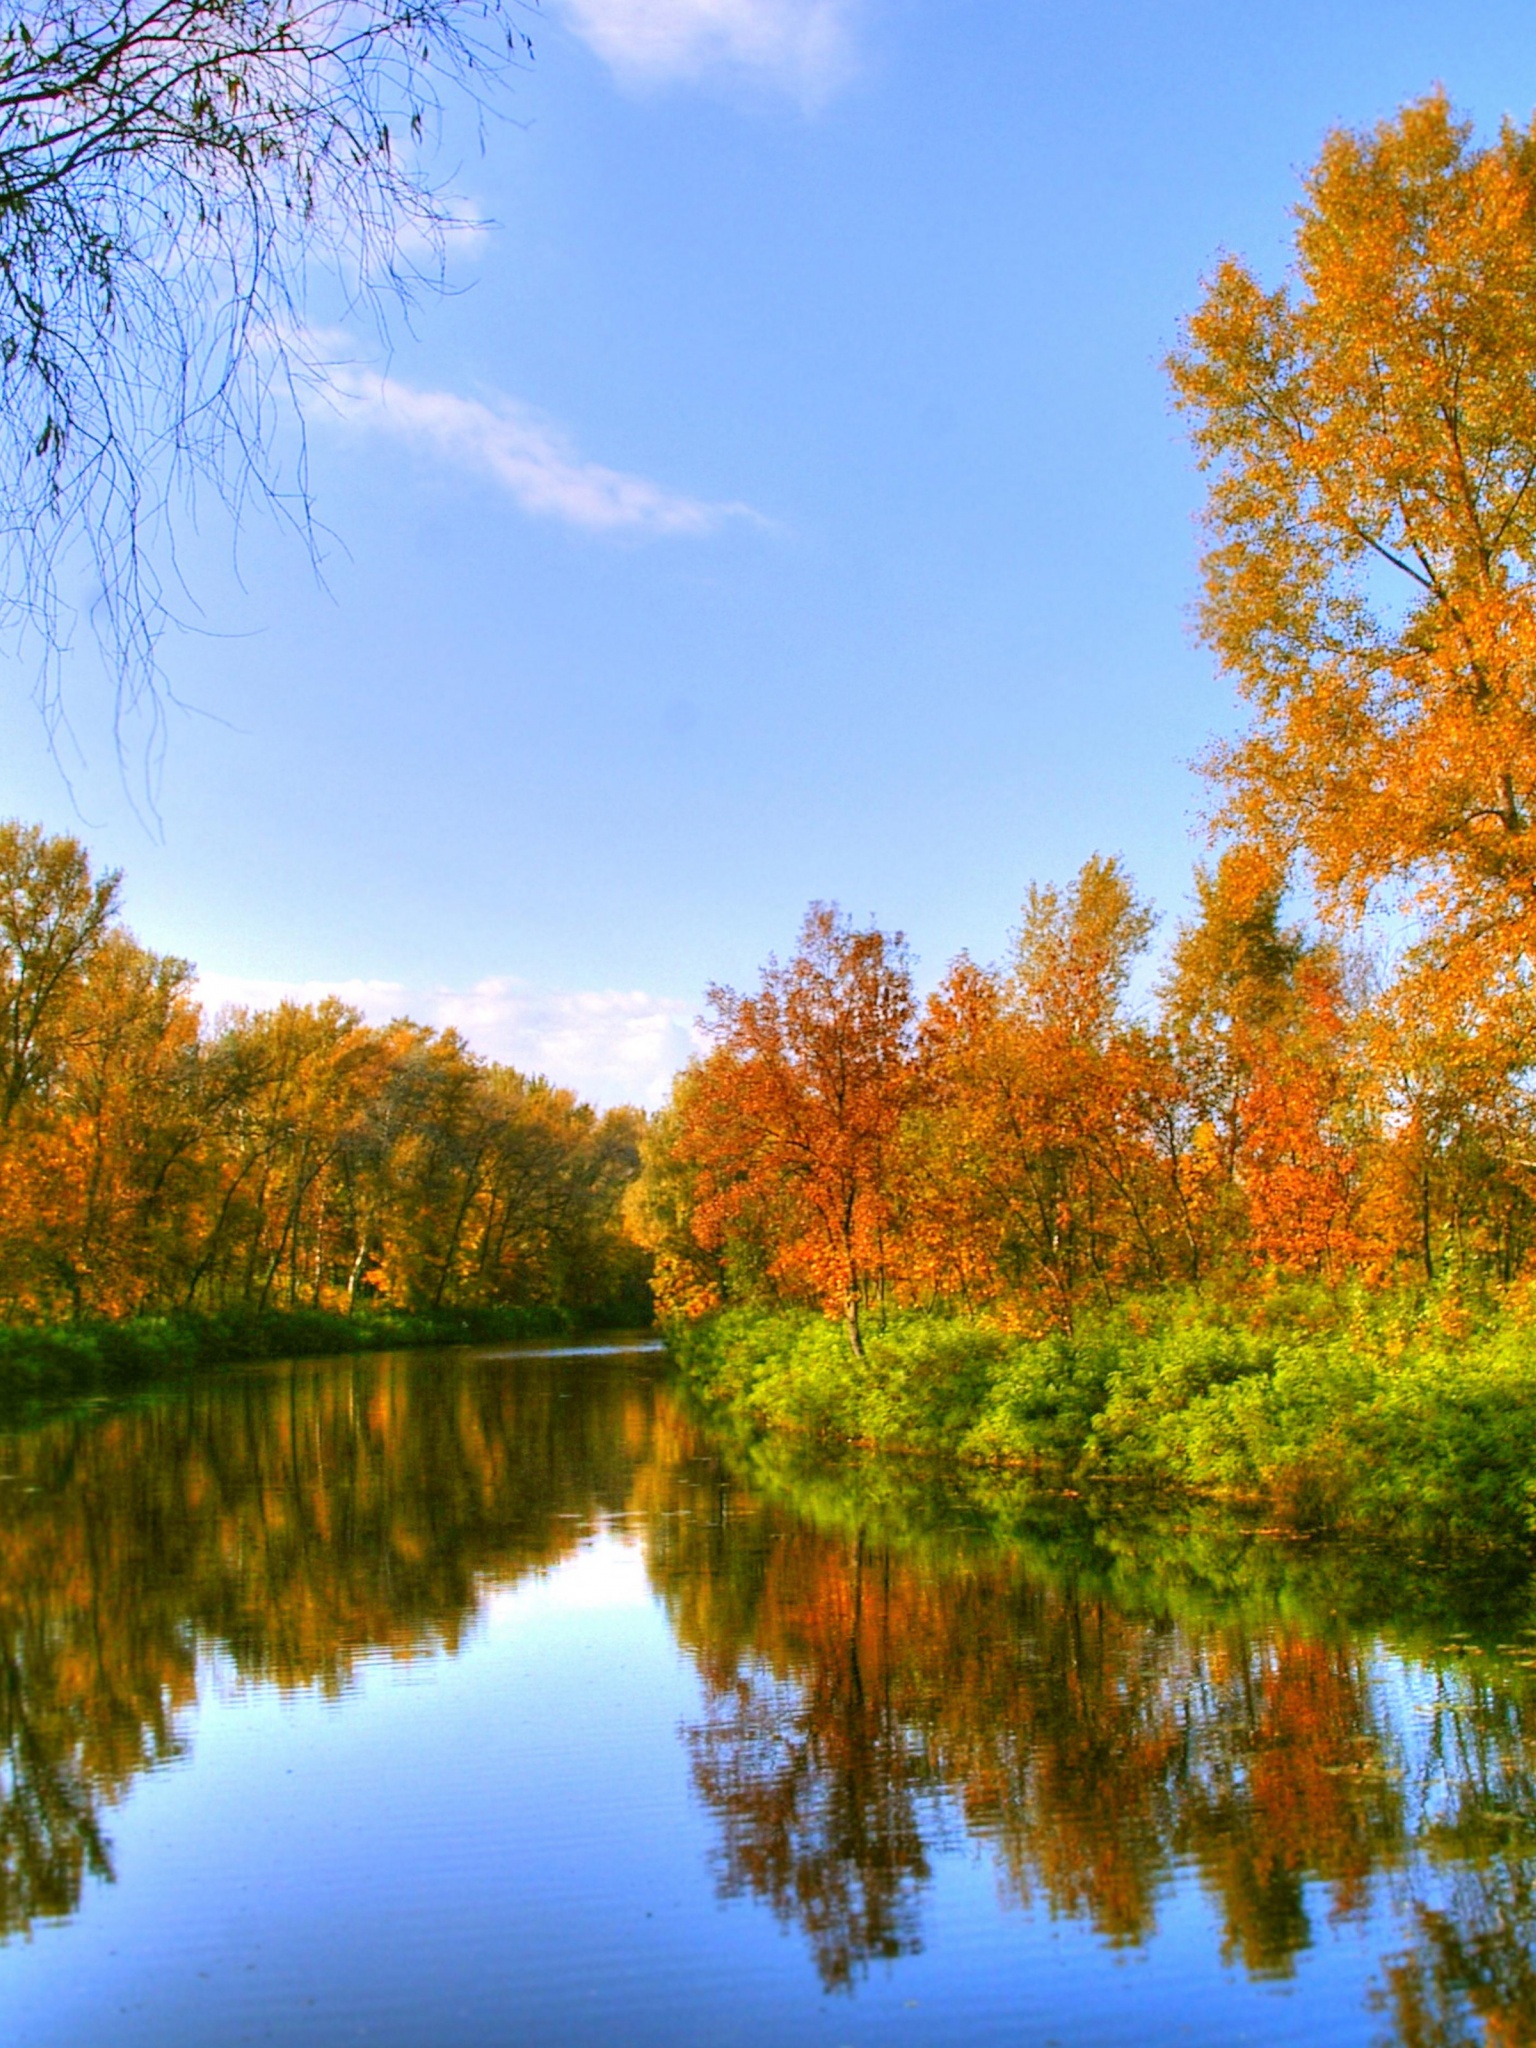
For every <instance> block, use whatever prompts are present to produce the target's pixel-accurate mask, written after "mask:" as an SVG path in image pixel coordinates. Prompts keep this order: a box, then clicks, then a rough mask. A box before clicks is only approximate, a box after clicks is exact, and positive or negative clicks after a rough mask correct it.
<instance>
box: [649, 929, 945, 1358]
mask: <svg viewBox="0 0 1536 2048" xmlns="http://www.w3.org/2000/svg"><path fill="white" fill-rule="evenodd" d="M710 1001H711V1004H712V1007H713V1011H714V1016H713V1019H712V1022H711V1025H710V1029H711V1030H712V1032H713V1035H714V1039H715V1047H714V1050H713V1052H712V1053H711V1054H710V1055H709V1057H708V1058H707V1059H706V1060H705V1061H704V1062H703V1063H702V1065H701V1066H700V1067H699V1068H698V1069H697V1070H696V1072H695V1073H694V1075H693V1076H692V1078H691V1081H690V1084H689V1086H688V1089H687V1091H686V1093H685V1094H684V1095H683V1096H682V1097H680V1098H679V1107H680V1109H681V1111H682V1115H683V1120H684V1122H683V1128H682V1129H681V1130H680V1132H679V1133H678V1139H677V1143H678V1148H679V1150H680V1151H681V1153H682V1155H683V1157H684V1158H685V1159H686V1160H689V1161H691V1162H692V1163H693V1164H694V1166H695V1167H696V1169H697V1171H698V1179H697V1184H696V1188H695V1195H694V1206H693V1208H692V1212H691V1227H692V1231H693V1234H694V1235H695V1236H696V1237H697V1238H698V1239H699V1240H700V1242H702V1243H703V1244H705V1245H710V1244H719V1243H720V1242H721V1240H722V1239H723V1238H725V1237H727V1236H728V1235H729V1234H730V1232H731V1231H732V1230H733V1229H735V1228H739V1227H740V1226H741V1225H742V1224H743V1223H745V1222H748V1221H750V1222H751V1224H752V1225H753V1227H755V1228H757V1229H759V1230H762V1229H766V1230H767V1232H768V1235H769V1239H770V1241H771V1251H770V1253H769V1261H768V1262H769V1266H770V1269H771V1272H772V1274H773V1277H774V1278H775V1279H777V1280H779V1281H780V1282H782V1283H783V1284H785V1285H786V1286H787V1287H789V1288H790V1289H792V1290H799V1291H803V1292H804V1293H807V1294H809V1295H810V1296H811V1297H812V1298H813V1299H815V1300H817V1301H818V1302H820V1303H821V1304H822V1305H823V1306H824V1307H825V1308H826V1309H827V1310H828V1312H829V1313H833V1314H836V1315H838V1316H840V1317H841V1318H842V1321H843V1326H844V1328H845V1330H846V1331H847V1336H848V1342H849V1344H850V1346H851V1347H852V1349H853V1351H854V1353H855V1355H860V1354H862V1350H863V1339H862V1335H861V1329H860V1315H861V1312H862V1310H863V1309H864V1308H865V1307H866V1306H867V1305H868V1304H869V1303H870V1302H871V1301H873V1300H879V1299H881V1298H882V1297H883V1294H884V1291H885V1288H886V1284H887V1281H888V1277H889V1273H888V1248H889V1231H890V1226H891V1222H892V1217H893V1205H894V1182H893V1157H892V1154H893V1145H894V1140H895V1136H896V1131H897V1128H898V1125H899V1123H900V1119H901V1115H902V1111H903V1109H904V1108H905V1106H906V1103H907V1099H908V1093H909V1089H910V1086H911V1081H912V1053H913V1025H914V999H913V993H912V976H911V970H910V967H909V965H908V961H907V954H906V948H905V944H904V942H903V940H902V938H901V936H900V935H899V934H896V935H895V936H892V935H890V934H887V933H885V932H882V931H878V930H875V929H873V928H870V929H868V930H859V929H856V928H855V927H854V925H853V924H852V923H851V922H850V920H849V919H847V918H846V917H844V916H843V915H842V914H841V913H840V912H838V911H837V910H836V909H835V908H832V907H830V906H828V905H826V904H813V905H812V907H811V909H810V911H809V912H808V913H807V915H806V919H805V923H804V925H803V926H802V927H801V932H800V943H799V946H798V948H797V950H796V952H795V954H794V956H793V957H792V958H791V959H790V960H789V961H788V962H787V963H786V964H785V965H783V966H780V965H779V963H778V962H777V961H770V963H769V965H768V967H767V968H766V970H765V971H764V973H763V977H762V981H761V984H760V986H759V987H758V989H757V990H756V991H755V992H754V993H753V994H750V995H738V994H737V993H736V992H735V991H734V990H733V989H729V988H721V987H716V988H712V989H711V990H710Z"/></svg>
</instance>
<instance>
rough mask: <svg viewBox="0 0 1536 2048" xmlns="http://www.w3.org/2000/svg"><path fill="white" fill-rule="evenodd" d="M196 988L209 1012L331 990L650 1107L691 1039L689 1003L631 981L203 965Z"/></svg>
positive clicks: (555, 1077) (563, 1081)
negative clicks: (285, 975) (444, 981)
mask: <svg viewBox="0 0 1536 2048" xmlns="http://www.w3.org/2000/svg"><path fill="white" fill-rule="evenodd" d="M197 993H198V998H199V1000H200V1001H201V1003H202V1005H203V1007H204V1009H205V1010H206V1011H207V1012H208V1013H209V1014H210V1015H215V1014H217V1012H218V1011H220V1010H221V1009H225V1008H228V1007H232V1006H233V1007H239V1008H246V1009H269V1008H271V1007H272V1006H273V1005H274V1004H276V1003H280V1002H283V1001H285V1000H287V1001H292V1002H298V1003H313V1002H318V1001H320V999H321V998H322V997H324V996H328V995H334V996H339V997H340V998H341V999H342V1001H343V1002H346V1003H350V1004H351V1005H352V1006H353V1007H354V1008H355V1009H358V1010H361V1012H362V1013H363V1015H364V1017H366V1018H367V1020H368V1021H369V1023H371V1024H383V1023H387V1022H388V1021H389V1019H390V1018H391V1017H402V1016H405V1017H414V1018H415V1019H416V1020H417V1021H418V1022H419V1023H422V1024H431V1025H434V1026H436V1027H437V1028H438V1029H439V1030H445V1029H448V1028H449V1027H451V1028H452V1029H454V1030H456V1031H458V1032H459V1033H460V1035H461V1036H462V1037H463V1038H464V1039H465V1040H466V1041H467V1042H468V1044H469V1045H471V1046H472V1047H473V1048H474V1050H475V1051H476V1052H478V1053H481V1054H483V1055H484V1056H485V1057H486V1058H487V1059H494V1060H500V1061H502V1062H503V1063H504V1064H505V1065H507V1066H512V1067H516V1068H518V1069H519V1070H520V1071H521V1072H523V1073H525V1074H544V1075H547V1076H548V1078H549V1079H550V1080H551V1081H554V1082H556V1083H558V1084H559V1085H560V1086H561V1087H564V1088H574V1089H575V1090H576V1092H577V1094H578V1095H581V1096H583V1097H584V1098H585V1099H586V1100H587V1101H589V1102H596V1103H598V1104H600V1105H601V1106H603V1107H605V1108H606V1107H609V1106H611V1105H614V1104H617V1103H621V1102H635V1103H639V1104H641V1105H642V1106H643V1107H644V1108H647V1109H656V1108H659V1107H660V1106H661V1104H662V1103H663V1102H664V1101H665V1100H666V1097H667V1090H668V1088H669V1087H670V1086H671V1082H672V1076H673V1075H674V1074H675V1073H676V1072H677V1071H678V1069H679V1068H680V1067H682V1066H683V1065H685V1064H686V1063H687V1061H688V1060H689V1059H690V1058H691V1057H692V1056H693V1054H694V1053H695V1052H696V1051H697V1050H699V1047H700V1040H699V1036H698V1033H697V1032H696V1031H695V1029H694V1026H693V1021H692V1018H693V1008H692V1005H691V1004H689V1003H686V1002H683V1001H681V1000H680V999H679V998H677V997H674V996H654V995H648V994H647V993H645V991H643V990H640V989H587V990H576V991H571V990H540V989H533V988H530V987H529V986H528V984H527V983H526V982H523V981H518V980H516V979H514V978H512V977H511V976H507V975H501V976H494V977H492V978H490V979H488V980H485V981H479V982H476V983H475V985H474V986H473V987H472V988H469V989H450V988H421V989H413V988H410V987H408V986H407V985H406V984H405V983H404V982H398V981H360V980H353V981H275V980H270V979H261V978H259V977H256V976H250V975H238V974H218V973H206V974H201V975H199V977H198V984H197Z"/></svg>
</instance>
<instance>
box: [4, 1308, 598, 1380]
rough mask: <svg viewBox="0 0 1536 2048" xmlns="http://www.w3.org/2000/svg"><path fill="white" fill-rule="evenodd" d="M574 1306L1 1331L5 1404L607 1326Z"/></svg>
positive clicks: (243, 1312) (176, 1319)
mask: <svg viewBox="0 0 1536 2048" xmlns="http://www.w3.org/2000/svg"><path fill="white" fill-rule="evenodd" d="M599 1320H600V1319H594V1318H591V1317H581V1316H578V1315H577V1314H575V1313H574V1312H573V1311H572V1310H570V1309H564V1308H552V1307H551V1308H453V1309H423V1310H416V1311H407V1310H397V1309H358V1310H356V1311H354V1312H353V1313H351V1314H339V1313H335V1312H333V1311H330V1310H327V1309H311V1308H293V1309H260V1310H258V1309H239V1308H235V1309H224V1310H221V1311H219V1312H218V1313H215V1314H211V1315H198V1314H195V1313H186V1314H180V1315H166V1316H135V1317H131V1318H128V1319H126V1320H124V1321H122V1322H79V1323H66V1324H54V1325H51V1326H41V1325H40V1326H36V1327H33V1326H25V1325H0V1401H5V1402H12V1403H14V1402H16V1401H26V1400H29V1399H31V1398H33V1397H37V1396H43V1397H46V1396H51V1395H75V1394H89V1393H95V1392H105V1391H109V1390H111V1389H115V1388H119V1387H127V1386H134V1385H140V1384H143V1383H146V1382H148V1381H151V1380H155V1379H162V1378H170V1377H174V1376H175V1375H177V1374H181V1373H186V1372H191V1371H196V1370H211V1369H215V1368H217V1367H219V1366H225V1365H238V1364H244V1363H248V1362H249V1361H251V1360H253V1359H261V1358H302V1357H323V1356H327V1355H330V1354H336V1353H342V1352H356V1351H395V1350H406V1349H410V1348H416V1347H421V1346H426V1345H437V1344H488V1343H495V1342H498V1341H509V1340H515V1339H518V1338H538V1337H557V1336H562V1335H565V1334H569V1333H574V1332H576V1331H577V1330H579V1329H587V1328H594V1327H598V1326H599Z"/></svg>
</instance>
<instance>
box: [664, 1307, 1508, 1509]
mask: <svg viewBox="0 0 1536 2048" xmlns="http://www.w3.org/2000/svg"><path fill="white" fill-rule="evenodd" d="M668 1339H669V1344H670V1346H671V1348H672V1350H673V1353H674V1355H675V1356H676V1357H677V1359H678V1360H679V1363H680V1365H681V1367H682V1370H683V1372H684V1375H685V1377H686V1378H687V1380H688V1382H689V1383H690V1385H691V1386H692V1387H693V1388H694V1389H695V1391H696V1392H697V1393H698V1394H699V1395H700V1397H701V1398H702V1399H703V1400H704V1401H705V1403H706V1404H707V1405H708V1406H709V1407H710V1408H712V1409H714V1410H715V1411H717V1412H721V1413H725V1414H729V1415H733V1416H735V1417H737V1418H738V1419H739V1420H740V1421H741V1422H742V1423H743V1424H745V1425H746V1426H747V1427H749V1428H750V1429H753V1430H758V1431H765V1430H786V1431H790V1432H794V1433H799V1434H802V1435H808V1436H812V1437H817V1438H821V1439H823V1440H830V1441H837V1442H844V1443H853V1444H865V1445H871V1446H875V1447H878V1448H882V1449H886V1450H899V1451H906V1452H922V1453H932V1454H940V1455H945V1456H950V1457H954V1458H957V1459H959V1460H960V1461H962V1462H963V1463H965V1464H968V1465H973V1466H995V1467H999V1468H1025V1469H1028V1470H1031V1471H1033V1472H1035V1473H1038V1474H1040V1475H1042V1476H1044V1477H1048V1478H1049V1479H1050V1481H1051V1482H1052V1483H1053V1484H1056V1485H1065V1486H1073V1487H1090V1486H1091V1487H1103V1486H1107V1485H1111V1484H1113V1485H1118V1486H1121V1487H1124V1486H1127V1485H1134V1486H1140V1487H1142V1488H1144V1489H1151V1490H1157V1491H1162V1492H1183V1493H1192V1494H1205V1495H1210V1496H1214V1497H1217V1498H1226V1499H1235V1500H1249V1501H1255V1502H1262V1503H1264V1504H1266V1506H1267V1508H1268V1509H1269V1510H1271V1511H1272V1512H1273V1513H1274V1515H1275V1516H1276V1517H1277V1518H1278V1519H1281V1520H1283V1521H1285V1522H1287V1523H1288V1524H1289V1525H1291V1526H1294V1527H1300V1528H1351V1529H1359V1530H1369V1531H1373V1532H1379V1533H1388V1532H1395V1533H1405V1534H1412V1535H1413V1536H1415V1537H1416V1538H1421V1537H1426V1536H1428V1537H1445V1538H1449V1539H1452V1540H1458V1541H1459V1540H1470V1541H1475V1542H1507V1541H1509V1540H1510V1539H1511V1538H1512V1537H1518V1538H1520V1539H1521V1540H1525V1539H1528V1538H1529V1537H1530V1536H1531V1535H1532V1534H1533V1532H1536V1316H1533V1315H1532V1314H1530V1313H1529V1312H1528V1311H1521V1310H1519V1309H1515V1308H1508V1307H1506V1308H1502V1309H1501V1308H1498V1307H1493V1306H1490V1307H1488V1308H1486V1309H1484V1310H1483V1311H1482V1312H1480V1313H1479V1314H1469V1313H1468V1312H1467V1311H1466V1310H1465V1309H1464V1308H1463V1307H1462V1305H1461V1304H1460V1303H1459V1302H1457V1301H1455V1300H1454V1299H1453V1298H1450V1297H1446V1296H1434V1297H1429V1298H1420V1299H1415V1300H1412V1301H1408V1300H1403V1299H1399V1298H1393V1297H1387V1298H1378V1299H1376V1300H1374V1301H1373V1300H1370V1299H1368V1298H1365V1297H1353V1298H1342V1299H1341V1298H1335V1297H1332V1296H1328V1295H1321V1294H1318V1293H1313V1292H1297V1293H1295V1294H1292V1295H1289V1296H1278V1297H1274V1298H1272V1299H1271V1300H1270V1301H1269V1302H1268V1303H1266V1304H1264V1305H1263V1306H1262V1307H1255V1306H1249V1307H1247V1308H1241V1307H1229V1308H1222V1307H1221V1306H1219V1305H1215V1304H1212V1303H1211V1302H1209V1301H1206V1300H1202V1299H1200V1298H1198V1297H1191V1296H1169V1297H1161V1298H1158V1299H1156V1300H1150V1301H1139V1302H1131V1303H1129V1304H1127V1305H1126V1306H1124V1307H1122V1308H1120V1309H1118V1310H1116V1311H1113V1312H1109V1313H1105V1314H1103V1315H1101V1316H1098V1317H1096V1318H1093V1319H1089V1320H1087V1321H1085V1322H1084V1323H1083V1324H1082V1325H1080V1326H1079V1328H1078V1329H1077V1330H1076V1331H1075V1332H1074V1333H1072V1334H1071V1335H1065V1334H1056V1335H1051V1336H1045V1337H1024V1336H1019V1335H1017V1334H1014V1333H1010V1332H1008V1331H1006V1330H1003V1329H1000V1328H997V1327H994V1326H991V1325H988V1324H986V1323H984V1322H976V1321H965V1320H961V1319H958V1318H954V1317H948V1316H943V1315H935V1314H923V1313H909V1314H902V1315H897V1316H893V1317H891V1318H890V1319H889V1320H888V1321H887V1323H886V1325H885V1326H884V1328H882V1329H875V1330H871V1331H870V1332H868V1333H867V1337H866V1348H867V1353H868V1356H867V1358H866V1359H865V1361H864V1362H863V1364H862V1365H860V1364H858V1362H856V1361H855V1360H854V1359H853V1357H852V1356H851V1354H850V1353H849V1351H848V1349H847V1346H846V1344H845V1342H844V1340H843V1337H842V1333H841V1330H840V1329H839V1328H837V1327H836V1326H834V1325H833V1324H831V1323H829V1322H827V1321H826V1320H825V1319H824V1318H822V1317H820V1316H816V1315H814V1314H809V1313H803V1312H795V1311H774V1312H763V1311H757V1310H744V1309H737V1310H728V1311H726V1312H724V1313H722V1314H720V1315H718V1316H714V1317H711V1318H709V1319H707V1320H706V1321H704V1322H701V1323H696V1324H692V1325H687V1326H683V1327H673V1328H671V1329H669V1331H668Z"/></svg>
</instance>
